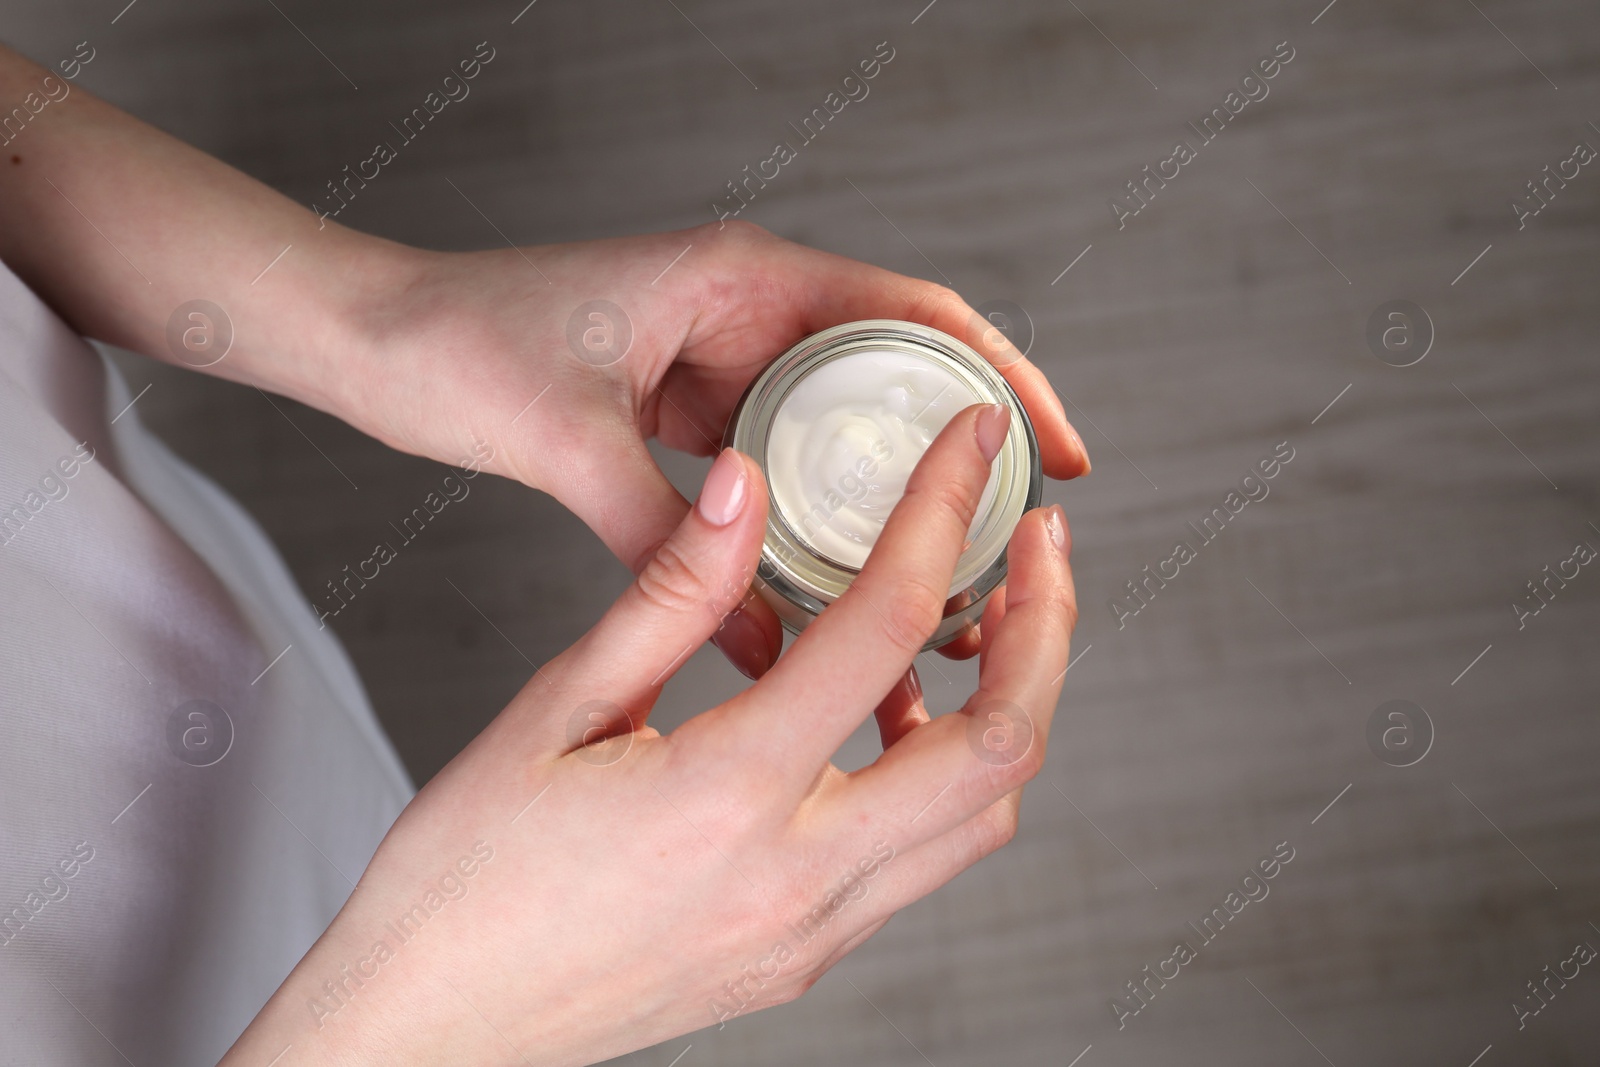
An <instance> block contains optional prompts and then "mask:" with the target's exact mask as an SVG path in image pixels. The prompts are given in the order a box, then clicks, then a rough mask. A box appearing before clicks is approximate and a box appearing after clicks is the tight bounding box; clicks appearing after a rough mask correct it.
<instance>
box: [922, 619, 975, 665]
mask: <svg viewBox="0 0 1600 1067" xmlns="http://www.w3.org/2000/svg"><path fill="white" fill-rule="evenodd" d="M982 647H983V634H982V632H981V631H980V630H979V629H978V624H977V623H974V622H969V623H967V624H966V625H965V626H963V627H962V628H961V629H960V630H959V631H958V632H957V633H956V635H955V636H954V637H952V638H951V639H950V640H949V642H948V643H946V644H943V645H940V646H939V647H938V648H936V649H934V651H935V652H937V653H938V654H939V655H941V656H943V657H944V658H945V659H971V658H972V657H973V656H976V655H977V654H978V650H979V649H980V648H982Z"/></svg>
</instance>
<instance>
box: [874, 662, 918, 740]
mask: <svg viewBox="0 0 1600 1067" xmlns="http://www.w3.org/2000/svg"><path fill="white" fill-rule="evenodd" d="M873 715H874V716H875V717H876V718H877V720H878V737H879V739H881V740H882V741H883V747H884V748H885V749H887V748H888V747H889V746H891V745H893V744H894V743H895V742H896V741H899V740H900V739H901V738H902V737H904V736H905V735H906V734H908V733H910V732H911V731H912V730H915V729H916V728H917V727H918V726H921V725H922V724H923V723H925V722H927V721H928V709H927V708H925V707H923V706H922V679H921V678H918V677H917V669H916V668H915V667H912V668H911V669H910V670H908V671H906V673H905V675H904V677H902V678H901V679H900V680H899V681H898V682H896V683H895V684H894V688H893V689H891V690H889V695H888V696H886V697H884V698H883V702H882V703H880V704H879V705H878V707H877V709H876V710H875V711H874V712H873Z"/></svg>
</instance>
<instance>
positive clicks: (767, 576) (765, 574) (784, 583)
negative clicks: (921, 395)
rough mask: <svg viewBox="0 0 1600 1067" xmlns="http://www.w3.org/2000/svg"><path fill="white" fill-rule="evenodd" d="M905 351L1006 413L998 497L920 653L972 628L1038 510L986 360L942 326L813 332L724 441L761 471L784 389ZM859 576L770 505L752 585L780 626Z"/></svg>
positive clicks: (1030, 469) (873, 325) (855, 326)
mask: <svg viewBox="0 0 1600 1067" xmlns="http://www.w3.org/2000/svg"><path fill="white" fill-rule="evenodd" d="M883 348H889V349H891V350H896V351H902V352H909V353H912V354H916V355H920V356H923V357H924V358H927V359H930V360H931V361H933V362H934V363H936V364H938V365H939V366H940V367H941V368H942V369H945V370H947V371H949V372H950V373H951V374H953V375H954V376H955V377H957V378H958V379H959V380H960V381H961V382H962V383H963V384H964V385H966V386H967V388H968V389H969V390H971V392H972V394H973V395H974V396H976V397H977V398H978V401H979V402H980V403H991V404H1003V405H1005V406H1006V407H1007V408H1009V409H1010V411H1011V424H1010V426H1009V428H1008V429H1007V432H1006V440H1005V442H1004V443H1003V444H1002V445H1001V448H1000V452H999V454H998V455H997V456H996V458H995V473H994V474H992V475H991V477H992V478H994V479H995V482H996V484H995V494H994V497H993V499H992V501H991V504H990V507H989V509H988V511H987V513H986V514H985V515H984V516H983V517H982V519H983V521H982V522H980V523H979V524H978V526H977V527H976V528H975V529H974V531H973V535H972V538H971V540H970V541H969V543H968V545H967V547H966V548H965V549H964V550H963V552H962V554H961V561H960V562H958V564H957V567H956V573H955V576H954V579H953V582H952V587H951V595H950V599H949V601H948V602H947V603H946V607H945V617H944V619H943V620H942V621H941V623H940V625H939V628H938V629H937V630H936V631H935V633H934V635H933V637H932V638H931V639H930V640H929V641H928V642H927V644H926V646H925V648H929V649H931V648H936V647H938V646H940V645H942V644H946V643H948V642H949V641H951V640H953V639H954V638H955V637H956V636H958V635H959V634H960V633H961V632H962V631H963V630H964V629H966V627H967V625H968V624H969V623H976V622H977V620H978V618H979V617H980V616H981V614H982V611H983V605H984V603H985V602H986V601H987V600H988V597H989V594H990V593H992V592H993V591H994V590H995V589H996V588H998V587H999V586H1000V585H1001V584H1002V583H1003V582H1004V581H1005V577H1006V569H1007V567H1006V543H1007V542H1008V541H1009V540H1010V537H1011V532H1012V530H1013V529H1014V528H1015V526H1016V523H1017V521H1018V520H1020V519H1021V518H1022V516H1023V515H1024V514H1025V513H1026V512H1028V511H1029V510H1031V509H1033V508H1035V507H1038V505H1039V501H1040V497H1041V495H1042V492H1043V483H1044V475H1043V470H1042V468H1041V465H1040V460H1039V446H1038V439H1037V437H1036V436H1035V434H1034V430H1033V423H1032V422H1031V421H1030V420H1029V418H1028V413H1027V411H1026V410H1025V409H1024V408H1023V406H1022V402H1021V400H1020V399H1019V398H1018V397H1017V394H1016V393H1015V392H1014V391H1013V390H1012V388H1011V386H1010V384H1009V383H1008V382H1007V381H1006V380H1005V378H1004V377H1002V376H1001V374H1000V372H999V371H998V370H997V369H996V368H995V367H994V365H993V364H992V363H990V362H989V361H988V360H986V359H984V358H983V357H982V356H981V355H979V354H978V353H977V352H976V351H974V350H973V349H972V348H971V347H970V346H968V345H966V344H964V343H962V342H961V341H959V340H957V339H956V338H954V337H951V336H950V335H949V334H947V333H944V332H943V331H941V330H936V329H934V328H932V327H930V326H923V325H921V324H919V323H914V322H904V321H900V320H897V319H868V320H863V321H859V322H848V323H844V324H842V325H839V326H834V327H832V328H830V329H826V330H823V331H821V332H820V333H815V334H812V335H811V336H809V337H807V338H805V339H804V340H802V341H800V342H799V343H798V344H796V345H794V346H793V347H792V348H790V349H789V350H788V351H787V352H785V353H784V354H783V355H781V356H779V357H778V358H777V359H775V360H774V361H773V362H772V363H771V364H769V365H768V366H767V367H766V368H765V369H764V370H763V371H762V372H761V373H760V374H759V375H757V376H756V378H755V380H753V381H752V382H751V383H750V385H749V387H748V388H747V389H746V390H745V394H744V396H743V397H742V398H741V399H740V401H739V403H738V405H737V407H736V408H735V409H734V415H733V418H732V419H731V420H730V422H729V424H728V429H727V432H726V434H725V436H724V441H723V444H724V445H725V446H727V447H730V448H735V449H737V450H739V451H740V452H743V453H744V454H745V455H747V456H749V457H751V458H752V459H754V460H755V461H756V463H757V464H758V465H760V467H761V469H762V471H763V473H765V472H766V470H767V446H768V438H769V435H770V432H771V428H772V422H773V418H774V416H775V415H776V414H777V412H778V409H779V408H780V407H782V406H783V403H784V401H785V400H786V399H787V398H788V395H789V392H790V390H792V389H793V387H794V386H795V385H796V384H797V383H799V382H800V381H801V380H802V379H804V378H805V377H806V376H807V375H809V374H810V373H811V372H812V371H814V370H816V369H817V368H818V367H821V366H823V365H824V364H826V363H829V362H831V361H833V360H835V359H840V358H843V357H845V356H849V355H852V354H855V353H858V352H862V351H866V350H869V349H883ZM858 573H860V572H859V571H858V570H857V569H856V568H853V567H849V566H846V565H844V564H841V563H839V562H837V561H835V560H832V559H829V558H828V557H827V556H825V555H823V554H821V553H820V552H819V551H818V550H817V549H815V548H814V547H813V546H812V545H811V544H810V543H809V542H808V540H807V539H806V538H805V537H804V536H802V534H801V533H799V532H798V531H796V530H794V529H793V528H792V527H791V526H790V525H789V523H788V521H787V520H786V519H785V518H784V516H783V515H782V514H781V513H780V509H779V508H777V507H776V506H774V507H771V508H769V510H768V513H767V530H766V536H765V539H764V541H763V544H762V550H761V564H760V566H759V568H758V570H757V581H756V586H757V590H758V592H760V594H761V595H762V597H763V599H765V600H766V601H767V602H768V603H769V604H771V605H772V607H773V609H774V610H775V611H776V612H777V614H778V617H779V618H780V619H781V620H782V622H783V624H784V627H785V628H786V629H788V630H790V631H791V632H794V633H799V632H800V631H801V630H802V629H804V628H805V626H806V624H807V623H809V622H810V621H811V620H812V619H813V618H815V617H816V616H817V615H820V614H821V613H822V610H823V609H824V608H825V607H827V605H828V604H830V603H832V602H833V601H834V600H836V599H837V598H838V597H839V596H840V595H841V594H843V592H844V591H845V589H847V588H849V586H850V583H851V581H853V580H854V578H855V576H856V575H857V574H858Z"/></svg>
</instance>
